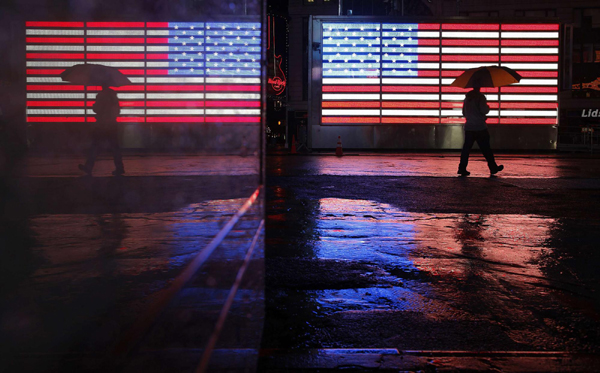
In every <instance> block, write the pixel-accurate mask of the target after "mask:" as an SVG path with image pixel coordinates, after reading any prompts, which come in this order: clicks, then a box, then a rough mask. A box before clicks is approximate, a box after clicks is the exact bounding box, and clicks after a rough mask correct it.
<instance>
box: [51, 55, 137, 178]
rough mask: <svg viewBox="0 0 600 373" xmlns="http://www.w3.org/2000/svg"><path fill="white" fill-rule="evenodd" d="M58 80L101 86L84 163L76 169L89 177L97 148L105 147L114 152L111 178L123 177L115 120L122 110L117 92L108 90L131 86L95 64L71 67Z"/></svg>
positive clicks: (117, 73) (125, 80)
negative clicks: (94, 121) (89, 144)
mask: <svg viewBox="0 0 600 373" xmlns="http://www.w3.org/2000/svg"><path fill="white" fill-rule="evenodd" d="M61 77H62V79H63V80H66V81H69V82H72V83H78V84H84V85H95V86H102V91H100V92H99V93H98V94H97V95H96V102H95V103H94V106H93V107H92V109H93V111H94V113H96V123H95V124H94V125H93V126H92V131H91V135H92V139H91V146H90V149H89V150H88V154H87V158H86V161H85V164H80V165H79V169H80V170H81V171H83V172H85V173H86V174H88V175H91V174H92V170H93V169H94V164H95V162H96V157H97V156H98V150H99V148H100V146H101V145H108V148H110V149H111V151H112V153H113V158H114V163H115V170H114V171H113V172H112V174H113V175H114V176H121V175H123V174H124V173H125V167H124V165H123V157H122V155H121V148H120V147H119V138H118V126H117V117H118V116H119V114H120V112H121V107H120V105H119V98H118V96H117V93H116V92H115V91H114V90H113V89H111V88H110V87H120V86H123V85H126V84H131V82H130V81H129V79H128V78H127V77H126V76H124V75H123V74H122V73H121V72H120V71H119V70H117V69H115V68H112V67H109V66H104V65H95V64H80V65H75V66H72V67H70V68H68V69H66V70H65V71H64V72H62V73H61Z"/></svg>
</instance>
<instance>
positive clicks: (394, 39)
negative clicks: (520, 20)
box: [392, 38, 410, 41]
mask: <svg viewBox="0 0 600 373" xmlns="http://www.w3.org/2000/svg"><path fill="white" fill-rule="evenodd" d="M392 40H393V41H396V38H392ZM408 40H410V39H408Z"/></svg>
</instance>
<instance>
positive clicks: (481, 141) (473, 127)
mask: <svg viewBox="0 0 600 373" xmlns="http://www.w3.org/2000/svg"><path fill="white" fill-rule="evenodd" d="M489 112H490V107H489V106H488V104H487V99H486V98H485V96H484V95H483V93H481V92H480V89H479V88H478V87H475V88H473V90H472V91H470V92H469V93H467V95H466V97H465V101H464V103H463V109H462V113H463V115H464V116H465V118H466V120H467V121H466V123H465V143H464V144H463V148H462V152H461V154H460V164H459V165H458V174H459V175H461V176H468V175H470V174H471V173H470V172H469V171H467V164H468V163H469V154H470V153H471V148H472V147H473V144H474V143H475V142H477V144H478V145H479V149H481V152H482V153H483V156H484V157H485V160H486V161H487V164H488V167H489V169H490V174H492V175H494V174H496V173H498V172H499V171H502V170H503V169H504V166H502V165H498V164H496V160H495V159H494V153H493V152H492V149H491V147H490V133H489V132H488V128H487V125H486V123H485V121H486V120H487V116H486V114H487V113H489Z"/></svg>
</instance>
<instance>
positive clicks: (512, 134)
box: [287, 0, 600, 149]
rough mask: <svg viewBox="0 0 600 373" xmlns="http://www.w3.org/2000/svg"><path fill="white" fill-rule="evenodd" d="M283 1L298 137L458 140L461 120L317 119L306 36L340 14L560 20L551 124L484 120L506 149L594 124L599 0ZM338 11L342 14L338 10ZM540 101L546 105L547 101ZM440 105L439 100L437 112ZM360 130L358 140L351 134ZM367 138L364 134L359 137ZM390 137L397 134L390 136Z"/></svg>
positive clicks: (563, 139) (551, 142)
mask: <svg viewBox="0 0 600 373" xmlns="http://www.w3.org/2000/svg"><path fill="white" fill-rule="evenodd" d="M288 6H289V8H288V11H289V17H290V18H289V19H290V20H289V30H290V35H289V38H290V43H289V45H290V47H289V48H290V49H289V71H290V74H289V81H288V102H287V114H288V120H287V123H288V124H289V126H290V128H292V129H293V130H294V131H295V132H296V133H297V134H298V136H297V137H298V138H300V139H303V138H304V137H305V138H306V142H307V144H308V146H309V147H311V148H317V149H318V148H333V147H335V144H336V141H337V136H339V135H342V136H343V137H342V138H343V140H345V141H344V145H345V146H346V147H355V148H397V149H411V148H413V149H415V148H437V149H455V148H458V147H460V145H461V143H462V135H461V133H462V126H460V125H458V126H454V127H457V128H453V129H452V130H450V127H448V126H437V128H433V129H432V128H429V129H427V128H426V127H427V126H423V125H415V126H412V127H407V126H406V125H404V126H401V125H394V126H387V128H386V129H385V130H383V126H369V125H364V126H359V127H357V126H355V125H353V126H351V127H349V128H346V129H345V130H344V129H342V128H341V127H340V126H331V125H325V124H324V123H322V122H321V120H322V118H321V114H322V113H321V112H318V111H319V110H318V108H319V106H320V105H321V103H320V102H318V103H315V101H320V100H322V98H323V96H322V92H321V91H320V90H319V88H317V89H315V86H316V85H317V84H315V81H316V80H315V79H314V77H313V76H312V75H314V74H315V72H316V73H318V74H320V70H321V69H322V68H323V66H321V65H319V63H320V62H319V63H317V64H315V63H314V62H315V60H316V59H318V58H319V57H317V58H314V57H315V55H317V54H318V53H317V54H315V50H314V49H315V48H318V47H317V46H316V45H315V44H312V43H315V42H317V43H318V42H320V40H317V39H318V38H319V37H322V35H321V36H319V35H317V34H315V33H314V32H315V31H314V30H313V28H315V25H316V24H319V22H322V21H324V20H327V19H328V20H335V19H338V20H344V22H346V21H348V22H361V21H365V20H378V19H379V20H388V21H393V22H402V23H416V22H431V21H435V22H454V23H492V24H493V23H498V24H502V23H511V24H519V23H523V24H532V23H536V24H549V23H554V24H558V25H559V39H560V47H559V49H560V50H559V56H560V58H559V61H556V62H557V63H556V66H557V69H556V72H555V76H556V77H555V79H556V88H555V90H556V97H557V101H558V109H557V114H556V117H557V120H556V125H554V126H546V128H544V129H543V130H541V128H540V126H538V125H527V124H526V123H525V122H527V121H524V122H523V123H522V124H521V125H520V126H511V127H510V129H508V128H504V130H502V126H501V125H500V124H501V123H490V131H491V132H492V133H493V135H494V136H493V138H495V142H496V143H495V144H494V145H495V146H496V147H497V148H504V149H556V148H559V149H560V148H562V147H563V146H562V145H567V146H565V148H568V145H569V144H570V143H573V144H575V143H577V142H579V141H580V140H581V136H582V135H581V133H582V129H581V128H582V127H590V126H594V125H596V124H598V123H597V118H596V117H594V116H593V113H594V110H595V109H596V108H598V107H600V101H599V100H598V96H599V95H598V93H600V90H599V88H598V82H599V81H600V80H599V76H600V73H598V72H599V71H600V70H599V69H598V66H599V65H600V40H599V38H600V6H598V4H597V3H596V2H594V1H575V2H567V1H554V2H546V1H534V2H527V3H523V2H518V1H506V2H502V3H501V4H500V3H497V2H492V1H436V0H422V1H421V0H414V1H409V0H404V1H393V0H390V1H384V0H381V1H369V2H366V1H358V0H355V1H352V0H346V1H343V0H340V1H326V0H291V1H289V3H288ZM328 16H329V18H328ZM338 16H343V17H345V18H336V17H338ZM315 22H316V23H315ZM310 32H313V34H312V35H311V34H310ZM501 48H502V47H501ZM321 62H322V61H321ZM538 74H546V75H548V73H541V72H540V73H538ZM440 97H441V93H440ZM529 106H531V105H529ZM538 106H540V107H542V106H546V107H547V104H543V105H542V104H539V105H538ZM442 110H443V108H440V112H441V111H442ZM505 113H506V112H505ZM582 113H583V114H582ZM586 113H591V114H590V115H586ZM491 122H493V121H491ZM529 122H531V121H529ZM303 131H305V135H303ZM377 131H379V133H376V132H377ZM344 135H345V136H344ZM411 136H412V138H411ZM290 137H291V136H290ZM424 137H425V138H424ZM358 138H360V139H361V140H360V141H356V140H355V139H358ZM365 138H367V139H368V140H367V141H364V139H365ZM378 138H381V139H385V140H386V141H379V140H377V139H378ZM393 138H396V140H390V139H393ZM402 139H404V140H402Z"/></svg>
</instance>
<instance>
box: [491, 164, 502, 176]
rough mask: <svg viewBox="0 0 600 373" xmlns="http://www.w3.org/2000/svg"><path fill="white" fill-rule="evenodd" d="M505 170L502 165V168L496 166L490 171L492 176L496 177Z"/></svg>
mask: <svg viewBox="0 0 600 373" xmlns="http://www.w3.org/2000/svg"><path fill="white" fill-rule="evenodd" d="M502 170H504V166H503V165H500V166H496V167H494V168H493V169H491V170H490V174H492V175H496V174H497V173H498V172H500V171H502Z"/></svg>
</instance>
